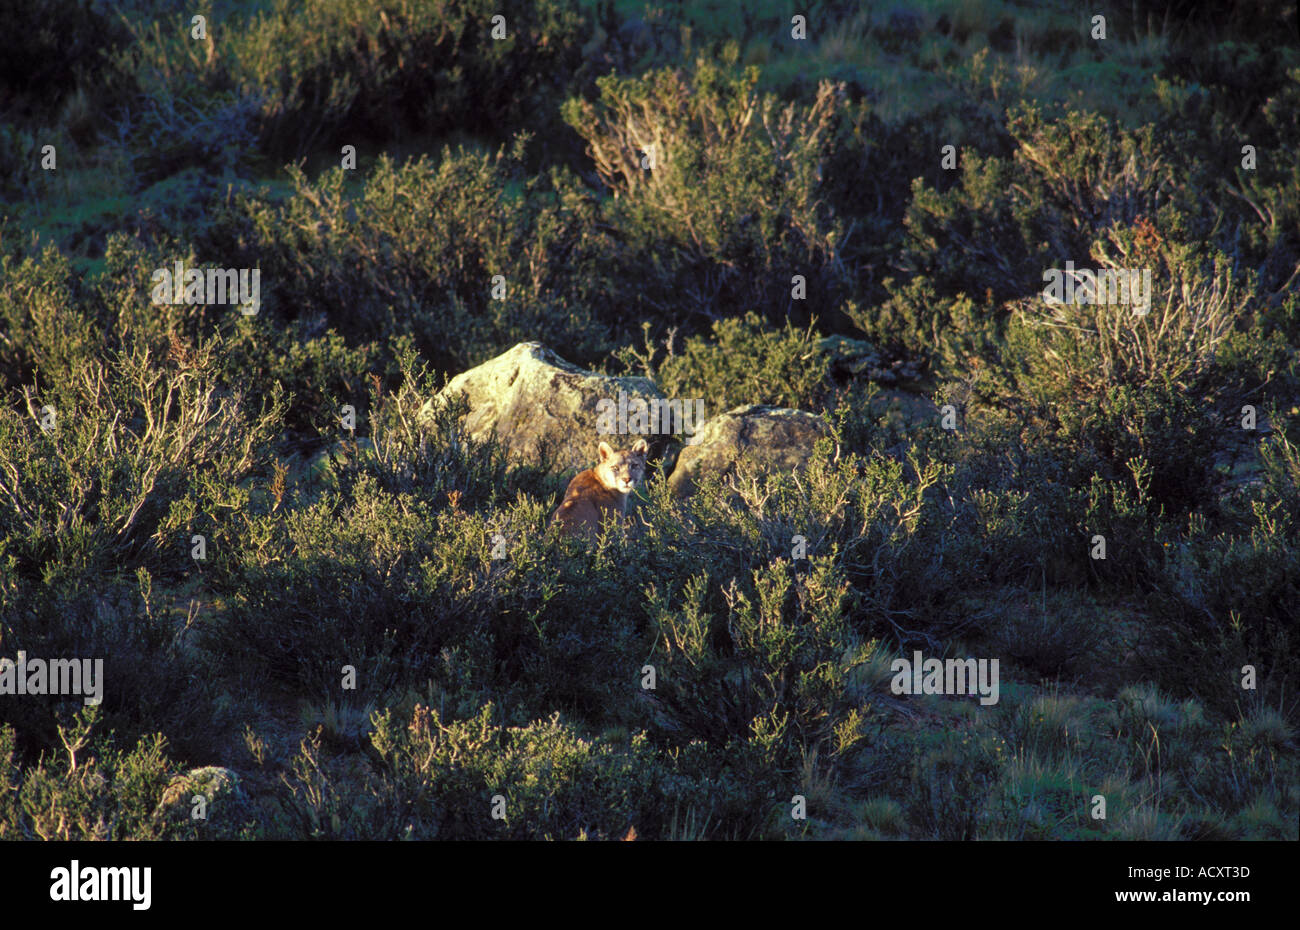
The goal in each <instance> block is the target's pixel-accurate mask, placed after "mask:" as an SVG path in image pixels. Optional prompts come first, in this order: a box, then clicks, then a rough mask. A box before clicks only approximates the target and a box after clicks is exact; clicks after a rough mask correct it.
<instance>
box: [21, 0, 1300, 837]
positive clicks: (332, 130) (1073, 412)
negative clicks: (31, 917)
mask: <svg viewBox="0 0 1300 930" xmlns="http://www.w3.org/2000/svg"><path fill="white" fill-rule="evenodd" d="M1096 6H1097V10H1096V11H1095V12H1097V13H1100V14H1103V15H1104V16H1105V29H1106V33H1105V38H1104V39H1099V38H1094V36H1093V32H1094V29H1095V26H1094V24H1093V23H1092V21H1091V19H1090V17H1091V13H1088V14H1086V15H1085V14H1084V13H1081V12H1080V11H1079V6H1078V5H1077V4H1073V3H1069V2H1065V0H1053V2H1033V3H1029V2H1026V3H1019V2H1013V0H920V2H916V3H913V4H910V5H909V4H903V3H898V4H890V3H873V2H860V0H851V2H850V0H843V2H841V0H814V2H809V3H807V4H804V5H802V6H801V7H800V8H799V9H798V10H793V11H792V10H791V8H790V7H789V5H788V4H782V3H776V2H770V0H700V2H672V0H664V2H661V3H658V4H645V3H635V2H630V0H616V2H613V0H595V2H591V0H585V2H564V0H490V2H489V0H305V2H293V3H290V2H286V0H275V2H233V0H232V2H216V0H211V2H205V3H200V4H199V5H197V6H194V5H182V4H178V3H172V2H165V0H125V2H115V3H110V2H98V0H0V22H4V23H5V24H6V25H5V28H4V30H3V34H2V36H0V215H2V219H0V657H3V658H10V659H13V658H15V657H16V655H17V653H18V652H19V651H23V652H25V653H26V655H27V656H30V657H41V658H47V659H54V658H62V657H67V658H73V657H76V658H83V657H84V658H102V659H103V661H104V695H103V701H102V703H101V704H98V705H94V706H87V705H86V704H85V703H84V702H83V700H82V698H81V697H80V696H68V697H62V698H56V697H37V696H32V695H26V696H22V695H5V694H0V839H37V838H40V839H82V838H112V839H122V838H133V839H153V838H168V839H185V838H215V837H220V838H246V839H306V838H328V839H361V838H365V839H400V838H415V839H461V838H464V839H491V838H503V839H557V840H559V839H576V838H592V839H597V838H602V839H615V838H622V837H624V836H626V835H627V834H628V833H629V831H630V830H634V831H635V835H636V836H638V837H640V838H644V839H699V838H707V839H781V838H811V839H828V838H829V839H935V838H941V839H1013V840H1014V839H1055V840H1065V839H1179V840H1190V839H1209V838H1222V839H1292V840H1294V839H1297V838H1300V835H1298V833H1297V822H1298V821H1300V780H1298V779H1297V774H1298V768H1300V762H1298V759H1297V749H1298V746H1297V742H1296V725H1297V708H1298V705H1297V694H1300V687H1298V686H1300V648H1298V647H1300V626H1298V624H1300V354H1298V352H1297V346H1300V40H1298V39H1297V29H1296V23H1295V15H1296V14H1295V6H1294V4H1293V3H1290V2H1289V0H1263V2H1261V3H1258V4H1255V5H1253V6H1254V8H1253V9H1252V11H1251V12H1249V13H1247V12H1245V11H1244V9H1243V8H1244V6H1245V5H1241V6H1238V5H1235V4H1231V3H1226V2H1219V0H1210V2H1201V3H1187V2H1182V0H1115V2H1102V3H1099V4H1097V5H1096ZM182 7H184V8H182ZM795 13H798V14H800V15H803V16H806V29H807V33H806V34H807V38H806V39H802V40H800V39H796V38H792V35H791V32H792V24H791V16H792V15H794V14H795ZM498 14H500V15H503V16H504V17H505V27H506V31H507V35H506V38H504V39H500V40H497V39H494V38H492V35H491V32H492V29H493V23H492V18H493V17H494V16H496V15H498ZM197 15H202V16H203V17H204V21H203V22H204V37H202V38H196V37H195V28H196V27H195V25H194V22H193V17H195V16H197ZM48 146H52V147H53V148H52V149H47V147H48ZM947 146H951V147H952V148H951V149H950V150H947V149H946V147H947ZM1246 146H1249V147H1250V148H1249V149H1248V150H1247V149H1245V148H1244V147H1246ZM349 147H351V148H349ZM51 152H52V153H53V157H54V158H55V159H56V161H55V163H54V166H53V167H52V168H51V167H48V165H47V166H44V167H43V162H45V161H46V160H47V159H48V158H49V157H50V153H51ZM349 153H352V154H351V155H350V154H349ZM178 262H181V263H183V266H184V267H185V268H200V269H258V270H259V271H260V298H261V299H260V305H259V306H258V307H257V312H256V313H244V312H241V311H240V308H238V307H236V306H234V305H233V304H213V303H186V302H183V301H181V302H165V303H155V302H154V300H152V299H151V294H153V293H154V289H155V287H156V284H157V280H158V279H157V277H156V275H155V272H156V270H158V269H167V270H169V271H170V270H171V269H173V268H174V267H175V266H176V263H178ZM1067 262H1073V264H1074V266H1077V267H1079V268H1090V269H1096V270H1126V269H1141V270H1146V271H1149V280H1150V288H1151V290H1150V295H1149V296H1150V300H1149V307H1148V308H1147V310H1146V312H1142V313H1136V312H1134V309H1133V308H1132V307H1131V306H1125V305H1106V304H1087V303H1080V304H1074V303H1052V302H1049V301H1047V300H1045V299H1044V296H1043V290H1044V273H1045V272H1048V271H1050V270H1052V269H1063V268H1064V267H1065V266H1066V263H1067ZM496 276H500V277H499V278H497V277H496ZM494 286H495V287H494ZM498 297H503V299H497V298H498ZM828 337H844V339H845V340H852V342H851V343H845V342H843V340H841V342H837V341H836V340H834V339H831V338H828ZM533 341H536V342H541V343H543V344H544V345H546V346H548V347H550V348H551V349H553V350H555V351H556V352H558V353H559V354H560V355H561V356H563V357H564V358H565V359H567V360H568V361H570V362H573V363H576V364H579V365H581V366H583V367H586V368H589V369H592V370H594V371H599V372H604V373H607V374H636V375H646V376H648V377H650V378H651V379H652V380H653V381H654V382H655V383H656V384H657V385H658V387H659V388H660V389H661V390H662V391H663V392H664V394H665V395H666V396H668V397H675V398H700V399H703V401H704V404H705V406H706V408H707V410H708V413H709V415H710V416H712V415H715V414H718V413H722V412H723V411H725V410H727V409H729V408H731V407H734V406H737V405H742V404H774V405H778V406H784V407H794V408H799V409H803V410H807V411H811V412H813V413H816V414H818V415H820V416H823V417H824V419H825V421H826V423H827V425H828V427H829V428H830V436H829V437H828V438H827V439H824V440H822V441H820V442H819V443H818V445H817V447H816V448H815V450H814V451H813V454H812V457H811V459H810V461H809V463H808V466H807V468H806V469H805V470H803V471H800V472H797V473H779V472H777V473H761V474H760V473H756V472H751V471H750V470H747V469H745V468H742V469H741V471H740V473H739V474H737V475H736V476H734V477H733V478H731V479H730V480H727V481H721V480H715V481H708V482H705V483H704V484H703V485H702V486H701V487H699V488H698V489H697V490H696V493H695V494H694V495H693V496H690V497H688V498H676V497H673V496H672V495H670V494H669V493H668V488H667V485H666V480H665V479H666V474H665V471H666V469H665V468H663V467H656V463H652V466H651V469H650V473H649V475H648V480H647V482H646V484H645V486H644V487H642V488H641V489H639V490H638V492H637V495H636V510H635V514H636V527H635V529H634V531H633V532H630V533H624V532H619V531H612V532H609V533H607V534H605V535H604V536H603V537H602V539H601V541H600V542H599V544H597V545H590V546H589V545H585V544H583V543H582V542H580V541H575V540H568V539H562V538H560V537H559V536H557V535H556V534H555V533H554V532H553V531H551V530H549V529H548V528H547V523H548V519H549V516H550V513H551V511H552V510H553V509H554V508H555V506H556V504H557V503H558V501H559V499H560V496H561V494H562V492H563V490H564V488H565V485H566V482H567V481H568V479H569V478H570V477H572V475H571V474H566V473H563V472H560V471H556V470H553V469H550V468H549V467H548V466H549V463H548V462H546V461H537V462H521V461H517V460H515V459H513V458H512V457H510V456H508V455H507V454H506V453H505V451H504V450H503V448H502V447H501V446H500V445H499V444H497V443H496V442H494V441H490V440H489V441H480V440H478V439H474V438H471V437H470V436H469V435H468V432H467V430H466V428H465V423H464V417H465V414H466V412H467V411H466V409H465V408H464V407H463V406H462V407H460V408H456V407H451V408H447V409H444V410H442V411H441V412H440V413H439V414H438V415H437V418H436V419H435V421H434V422H432V423H424V422H423V421H422V420H421V418H420V417H419V415H418V414H419V412H420V411H421V409H422V406H423V405H424V403H425V402H426V401H427V400H428V399H429V398H430V397H431V396H432V395H433V394H435V393H436V392H437V391H438V390H439V389H440V388H441V387H442V386H443V384H444V383H445V381H446V379H447V378H449V377H450V376H453V375H455V374H457V373H459V372H462V371H465V370H466V369H468V368H470V367H472V366H475V365H478V364H481V363H482V362H484V361H486V360H488V359H490V358H493V357H494V356H497V355H499V354H500V353H502V352H505V351H506V350H508V349H510V348H511V347H512V346H514V345H516V344H517V343H520V342H533ZM837 344H852V345H857V346H861V345H870V346H871V347H872V351H873V353H874V356H873V358H874V361H873V362H872V364H871V365H854V364H852V363H851V360H846V359H844V358H841V357H840V356H837V355H836V354H835V352H834V351H833V349H834V346H835V345H837ZM345 406H350V407H351V408H352V411H353V413H354V416H355V422H354V425H353V428H347V425H346V424H345V418H346V417H347V412H346V411H345V409H344V408H345ZM599 438H600V437H597V436H592V437H591V446H592V461H593V462H594V461H595V447H596V442H597V440H598V439H599ZM367 450H370V451H369V452H368V451H367ZM322 453H324V454H322ZM795 537H802V538H803V540H804V541H805V543H806V548H805V549H799V546H798V545H797V544H796V543H795V542H794V540H795ZM1098 537H1101V538H1102V543H1101V545H1102V546H1103V547H1104V554H1105V557H1104V558H1099V557H1097V554H1098V552H1099V550H1098V542H1097V539H1098ZM196 538H197V539H196ZM498 538H503V539H504V540H505V554H504V557H496V556H498V555H500V553H499V552H497V553H494V550H495V549H497V544H496V543H495V542H494V540H496V539H498ZM797 549H799V551H798V552H796V550H797ZM196 552H197V554H198V555H200V556H201V557H196ZM800 556H802V557H800ZM917 651H920V652H922V653H924V655H925V656H926V657H932V656H933V657H939V658H943V657H967V656H970V657H987V658H990V659H997V660H998V661H999V667H1000V676H1001V684H1000V698H999V700H998V702H997V703H996V704H987V705H986V704H982V703H981V702H980V701H979V700H978V699H977V698H975V697H970V696H951V695H949V696H942V695H930V696H927V695H920V696H912V695H899V694H897V693H896V692H895V690H894V689H892V688H891V682H892V681H893V679H894V677H895V675H894V672H893V671H891V663H892V661H893V660H894V659H896V658H899V657H903V658H907V659H909V660H910V659H911V658H912V656H913V655H914V653H915V652H917ZM647 667H650V668H651V669H652V674H653V678H654V682H655V686H654V688H653V689H648V688H646V687H644V683H645V681H646V676H647V674H648V673H647ZM1247 667H1249V669H1247ZM224 770H229V772H225V771H224ZM214 771H215V772H216V773H217V774H216V775H213V774H212V773H213V772H214ZM204 773H207V774H204ZM195 786H198V787H195ZM202 786H207V787H202ZM199 791H202V792H203V793H205V794H207V795H208V796H209V797H211V798H212V806H211V807H210V809H209V810H208V812H207V818H206V819H198V820H196V819H194V818H192V817H191V816H189V798H190V797H191V796H192V795H193V794H194V793H195V792H199ZM796 796H798V797H800V798H802V799H803V801H804V803H805V805H806V817H796V816H792V811H794V810H796V809H797V804H796V802H795V800H794V799H795V798H796ZM1098 796H1101V797H1102V798H1104V800H1105V817H1104V818H1098V817H1096V816H1095V813H1096V810H1097V808H1096V800H1095V799H1096V798H1097V797H1098ZM494 798H500V799H503V801H504V807H503V808H501V807H500V804H501V802H500V801H494ZM494 807H496V808H497V809H498V812H500V810H504V817H503V818H502V817H493V816H492V814H493V810H494ZM178 811H179V812H178Z"/></svg>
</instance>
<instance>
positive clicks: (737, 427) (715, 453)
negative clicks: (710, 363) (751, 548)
mask: <svg viewBox="0 0 1300 930" xmlns="http://www.w3.org/2000/svg"><path fill="white" fill-rule="evenodd" d="M829 434H830V430H829V428H828V427H827V426H826V424H825V422H823V421H822V420H821V418H820V417H817V416H814V415H813V414H811V413H808V412H807V411H805V410H791V409H790V408H788V407H770V406H765V405H759V404H754V405H750V406H743V407H736V408H735V409H733V410H728V411H727V412H726V413H723V414H720V415H718V416H716V417H714V418H713V419H711V420H709V421H708V422H706V423H705V424H704V425H703V426H702V427H700V429H699V430H697V431H696V433H695V435H694V437H692V439H691V442H690V443H689V444H688V445H687V446H686V447H685V448H683V449H682V451H681V454H680V455H679V456H678V457H677V466H676V468H674V469H673V473H672V476H671V477H670V478H669V479H668V487H669V490H671V491H672V493H673V494H674V495H676V496H678V497H684V496H686V495H688V494H690V493H691V492H692V491H693V490H694V489H695V482H696V481H697V480H698V479H699V478H700V477H702V476H704V475H706V474H723V475H726V474H728V473H730V472H732V471H734V469H735V465H736V462H737V461H738V460H739V459H740V458H741V457H745V458H747V459H749V460H751V461H753V462H754V463H756V464H757V465H759V466H760V467H763V468H766V469H771V470H775V471H794V470H796V469H798V468H800V467H802V466H803V465H804V464H805V463H806V462H807V461H808V458H809V456H811V455H812V449H813V444H814V443H815V442H816V441H817V440H818V439H820V438H821V437H823V436H827V435H829Z"/></svg>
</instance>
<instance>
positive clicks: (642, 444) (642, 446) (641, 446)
mask: <svg viewBox="0 0 1300 930" xmlns="http://www.w3.org/2000/svg"><path fill="white" fill-rule="evenodd" d="M632 451H633V452H635V453H640V454H641V455H645V454H646V453H647V452H649V451H650V445H649V443H647V442H646V441H645V440H644V439H638V440H637V441H636V442H634V443H632Z"/></svg>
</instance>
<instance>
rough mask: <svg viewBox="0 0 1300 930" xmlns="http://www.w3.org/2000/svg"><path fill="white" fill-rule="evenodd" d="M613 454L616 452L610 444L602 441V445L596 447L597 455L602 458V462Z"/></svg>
mask: <svg viewBox="0 0 1300 930" xmlns="http://www.w3.org/2000/svg"><path fill="white" fill-rule="evenodd" d="M613 454H614V450H613V449H611V448H610V447H609V443H607V442H604V441H602V442H601V444H600V445H599V446H597V447H596V455H598V456H599V457H600V460H601V461H602V462H603V461H605V459H607V458H609V457H610V456H611V455H613Z"/></svg>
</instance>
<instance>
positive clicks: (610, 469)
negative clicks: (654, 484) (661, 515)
mask: <svg viewBox="0 0 1300 930" xmlns="http://www.w3.org/2000/svg"><path fill="white" fill-rule="evenodd" d="M649 449H650V447H649V446H648V445H647V444H646V441H645V440H644V439H638V440H637V441H636V442H634V443H632V448H630V449H623V450H622V451H620V452H615V451H614V450H613V449H611V448H610V447H609V444H608V443H605V442H602V443H601V444H600V447H599V449H598V450H597V453H598V455H599V457H600V461H599V462H597V463H596V477H597V478H599V479H600V483H601V484H603V485H604V486H605V487H607V488H609V489H610V490H613V491H618V493H620V494H631V493H632V489H633V488H635V487H636V486H637V484H638V483H639V482H640V481H641V479H642V478H643V477H644V476H645V456H646V452H648V451H649Z"/></svg>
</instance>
